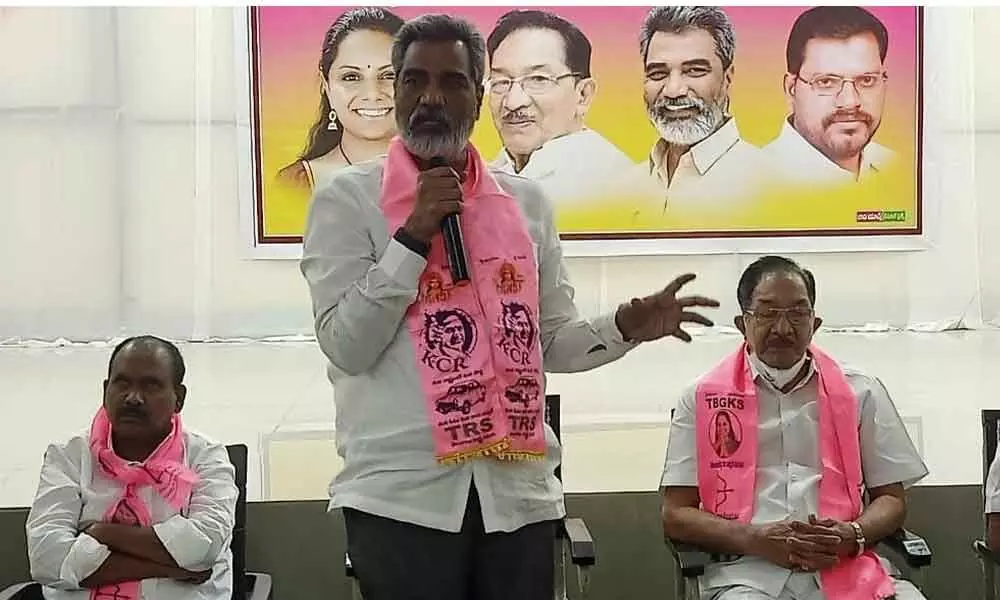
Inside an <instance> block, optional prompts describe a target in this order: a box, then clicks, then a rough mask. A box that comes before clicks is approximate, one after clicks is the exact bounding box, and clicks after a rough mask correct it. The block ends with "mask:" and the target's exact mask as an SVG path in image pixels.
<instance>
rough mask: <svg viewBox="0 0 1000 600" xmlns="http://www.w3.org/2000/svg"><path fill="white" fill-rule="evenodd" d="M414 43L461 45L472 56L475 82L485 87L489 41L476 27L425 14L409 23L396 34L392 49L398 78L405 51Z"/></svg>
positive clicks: (451, 19)
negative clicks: (455, 43)
mask: <svg viewBox="0 0 1000 600" xmlns="http://www.w3.org/2000/svg"><path fill="white" fill-rule="evenodd" d="M414 42H462V43H463V44H464V45H465V47H466V49H467V50H468V52H469V68H470V69H472V73H470V74H469V75H471V76H472V82H473V83H474V84H475V85H476V86H482V85H483V82H484V81H485V80H486V40H484V39H483V34H481V33H479V30H478V29H476V27H475V25H473V24H472V23H470V22H468V21H466V20H465V19H462V18H460V17H453V16H451V15H444V14H426V15H420V16H419V17H417V18H415V19H410V20H409V21H407V22H406V23H405V24H404V25H403V27H402V28H400V30H399V31H398V32H397V33H396V40H395V43H393V45H392V68H393V70H395V71H396V73H397V75H398V74H399V72H400V71H401V70H402V68H403V58H405V57H406V51H407V50H408V49H409V47H410V45H411V44H413V43H414Z"/></svg>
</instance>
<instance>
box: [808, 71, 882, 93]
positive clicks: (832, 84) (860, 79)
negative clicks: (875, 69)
mask: <svg viewBox="0 0 1000 600" xmlns="http://www.w3.org/2000/svg"><path fill="white" fill-rule="evenodd" d="M795 77H796V78H797V79H798V80H799V81H801V82H803V83H805V84H807V85H808V86H809V87H811V88H812V89H813V91H814V92H816V93H817V94H819V95H820V96H836V95H838V94H840V93H841V92H843V91H844V85H845V84H846V83H848V82H850V83H851V84H852V85H853V86H854V89H855V90H857V92H858V93H859V94H861V93H864V92H871V91H874V90H877V89H879V88H880V87H882V84H883V83H885V82H886V80H888V79H889V76H888V75H887V74H886V73H864V74H862V75H858V76H857V77H841V76H840V75H817V76H815V77H813V78H812V79H806V78H804V77H802V76H801V75H796V76H795Z"/></svg>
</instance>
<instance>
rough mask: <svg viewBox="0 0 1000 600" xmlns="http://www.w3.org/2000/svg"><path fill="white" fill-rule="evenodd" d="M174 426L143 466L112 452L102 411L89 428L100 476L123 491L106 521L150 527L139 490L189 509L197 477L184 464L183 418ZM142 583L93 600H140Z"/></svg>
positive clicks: (98, 593) (112, 588)
mask: <svg viewBox="0 0 1000 600" xmlns="http://www.w3.org/2000/svg"><path fill="white" fill-rule="evenodd" d="M172 421H173V426H172V429H171V431H170V435H168V436H167V437H166V438H165V439H164V440H163V442H161V443H160V445H159V446H157V448H156V450H154V451H153V453H152V454H150V455H149V458H147V459H146V460H145V461H143V462H141V463H134V464H133V463H129V462H128V461H126V460H125V459H123V458H121V457H120V456H118V455H117V454H115V452H114V450H112V449H111V422H110V421H109V420H108V414H107V412H106V411H105V410H104V408H103V407H101V409H100V410H98V411H97V415H96V416H95V417H94V422H93V424H92V425H91V427H90V452H91V454H92V455H93V456H94V461H95V462H96V463H97V466H98V469H99V470H100V473H101V474H102V475H103V476H104V477H107V478H108V479H111V480H112V481H116V482H118V483H120V484H121V485H122V487H123V488H124V489H123V491H122V495H121V497H120V498H119V499H118V500H117V501H116V502H114V503H113V504H112V505H111V506H109V507H108V510H107V511H106V512H105V513H104V521H105V522H108V523H120V524H123V525H134V526H137V527H147V526H149V525H151V524H152V520H153V519H152V516H151V515H150V513H149V507H147V506H146V503H145V502H143V501H142V498H141V497H140V496H139V494H138V491H139V489H140V488H143V487H147V486H152V487H153V489H154V490H156V493H158V494H159V495H160V496H161V497H162V498H163V499H164V500H166V502H167V504H169V505H170V506H171V507H173V509H174V510H177V511H180V510H181V509H182V508H183V507H185V506H187V504H188V501H189V500H190V498H191V491H192V489H193V488H194V485H195V484H196V483H197V482H198V475H197V473H195V472H194V471H192V470H191V469H189V468H188V467H187V465H185V464H184V437H183V436H184V432H183V428H182V427H181V417H180V415H177V414H175V415H174V417H173V419H172ZM140 585H141V582H140V581H126V582H122V583H118V584H114V585H109V586H105V587H103V588H99V589H96V590H94V591H93V592H91V594H90V597H91V600H98V599H100V598H111V597H114V598H118V599H119V600H139V598H140V597H141V593H140V589H141V588H140Z"/></svg>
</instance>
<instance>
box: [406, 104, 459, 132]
mask: <svg viewBox="0 0 1000 600" xmlns="http://www.w3.org/2000/svg"><path fill="white" fill-rule="evenodd" d="M425 123H442V124H444V125H447V126H448V127H449V128H451V127H452V125H453V123H452V122H451V117H450V116H449V115H448V112H447V111H445V109H444V107H440V106H434V107H426V108H418V109H417V110H415V111H413V114H412V115H410V127H418V126H420V125H423V124H425Z"/></svg>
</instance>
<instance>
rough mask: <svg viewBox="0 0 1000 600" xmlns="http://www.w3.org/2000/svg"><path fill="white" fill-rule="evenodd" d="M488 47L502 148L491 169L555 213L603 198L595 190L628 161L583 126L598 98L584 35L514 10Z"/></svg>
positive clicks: (549, 18) (549, 16) (548, 17)
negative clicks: (523, 182)
mask: <svg viewBox="0 0 1000 600" xmlns="http://www.w3.org/2000/svg"><path fill="white" fill-rule="evenodd" d="M486 48H487V52H488V54H489V61H490V71H489V73H490V74H489V80H488V81H487V95H488V100H489V108H490V114H491V116H492V119H493V124H494V126H495V127H496V129H497V133H498V134H499V135H500V139H501V141H502V142H503V150H502V151H501V153H500V155H499V156H498V157H497V158H496V159H495V160H494V162H493V164H492V165H491V166H492V167H493V168H496V169H499V170H501V171H503V172H506V173H513V174H519V175H521V176H522V177H526V178H528V179H531V180H534V181H536V182H537V183H538V184H539V185H540V186H541V187H542V190H543V191H544V192H545V193H546V196H547V197H548V198H549V200H550V201H551V202H552V203H553V207H554V208H555V209H556V211H557V212H558V211H559V210H560V208H563V207H566V206H570V205H573V204H579V203H582V202H584V201H587V200H603V199H605V198H601V197H600V195H601V194H600V190H601V189H609V188H610V186H611V185H613V184H612V183H611V182H613V181H614V179H615V176H616V175H620V174H622V173H624V172H627V171H628V169H629V168H630V167H631V166H632V161H631V160H630V159H629V158H628V156H626V155H625V153H623V152H622V151H621V150H619V149H618V147H616V146H615V145H614V144H612V143H611V142H610V141H608V140H607V139H605V138H604V137H603V136H602V135H601V134H600V133H598V132H596V131H594V130H592V129H589V128H587V126H586V124H585V123H584V120H585V118H586V115H587V112H588V111H589V110H590V106H591V103H592V102H593V100H594V96H595V95H596V93H597V83H596V82H595V81H594V79H593V78H592V77H591V72H590V57H591V45H590V41H589V40H588V39H587V37H586V36H585V35H584V34H583V32H582V31H580V29H579V28H578V27H577V26H576V25H574V24H573V23H570V22H569V21H567V20H565V19H563V18H562V17H559V16H558V15H555V14H553V13H550V12H545V11H541V10H513V11H510V12H508V13H506V14H505V15H503V16H502V17H500V19H499V20H498V21H497V24H496V26H495V27H494V29H493V31H492V32H491V33H490V35H489V37H488V39H487V41H486Z"/></svg>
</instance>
